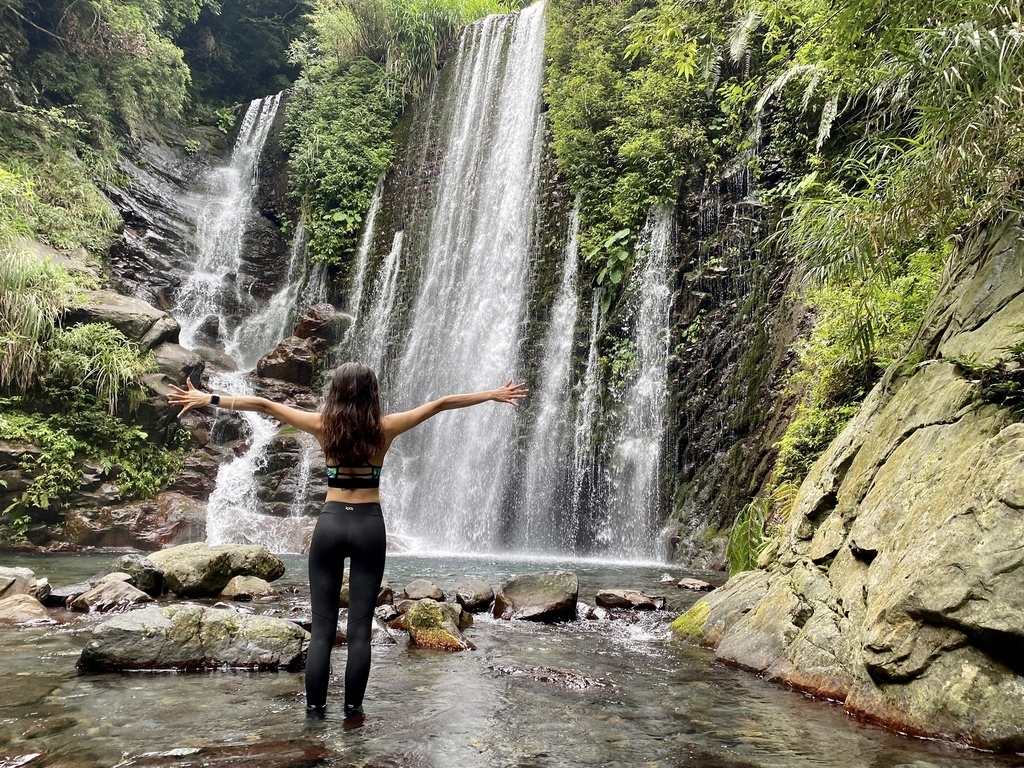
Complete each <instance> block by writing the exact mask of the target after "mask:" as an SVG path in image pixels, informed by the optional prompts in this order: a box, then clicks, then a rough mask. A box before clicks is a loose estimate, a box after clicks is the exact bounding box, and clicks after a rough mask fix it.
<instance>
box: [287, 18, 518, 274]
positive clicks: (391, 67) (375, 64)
mask: <svg viewBox="0 0 1024 768" xmlns="http://www.w3.org/2000/svg"><path fill="white" fill-rule="evenodd" d="M499 9H500V6H499V4H498V3H496V2H491V0H320V2H318V3H317V5H316V7H315V9H314V11H313V12H312V13H311V14H309V16H308V18H307V21H308V24H309V32H308V33H307V34H306V35H305V36H304V37H303V38H301V39H299V40H297V41H295V42H294V43H293V44H292V47H291V55H292V58H293V61H294V62H295V63H296V64H298V65H301V67H302V76H301V77H300V79H299V82H298V83H297V85H296V88H295V95H294V98H293V99H292V100H291V102H290V103H289V107H288V126H287V129H286V132H285V137H284V141H285V145H286V147H287V149H288V150H289V152H290V161H289V162H290V171H291V173H290V179H289V183H290V187H291V193H292V196H293V197H294V198H295V199H296V200H298V202H299V205H300V207H301V209H302V212H303V214H304V216H305V220H306V226H307V230H306V231H307V232H308V234H309V254H310V257H311V258H312V259H314V260H317V261H327V262H335V263H337V262H338V261H340V260H341V259H343V258H344V257H345V256H346V255H347V254H349V253H350V252H351V251H352V250H354V249H355V247H356V245H357V241H358V237H359V230H360V224H361V222H362V218H363V215H364V213H365V212H366V210H367V209H368V208H369V205H370V199H371V197H372V194H373V188H374V185H375V184H376V182H377V179H378V177H379V176H380V175H381V174H382V173H383V172H384V171H385V170H386V169H387V168H388V167H390V165H391V164H392V162H393V161H394V151H395V150H394V145H393V142H392V131H393V130H394V127H395V124H396V122H397V120H398V117H399V115H400V114H401V111H402V109H403V107H404V105H405V102H406V99H407V98H408V97H411V96H415V95H417V94H418V93H420V92H421V91H422V89H423V88H424V87H425V86H426V85H427V84H428V83H429V82H430V80H431V79H432V78H433V76H434V74H435V73H436V72H437V68H438V65H439V61H440V55H441V52H442V51H443V50H444V48H445V47H446V46H447V45H448V44H449V42H450V41H451V40H452V39H453V37H454V35H455V33H456V32H457V31H458V29H459V27H460V25H462V24H464V23H466V22H468V21H471V20H473V19H474V18H477V17H478V16H480V15H483V14H485V13H490V12H493V11H496V10H499Z"/></svg>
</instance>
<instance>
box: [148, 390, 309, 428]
mask: <svg viewBox="0 0 1024 768" xmlns="http://www.w3.org/2000/svg"><path fill="white" fill-rule="evenodd" d="M187 385H188V389H182V388H181V387H176V386H175V385H174V384H171V389H172V390H174V391H173V392H171V394H170V395H168V396H167V402H168V403H170V404H171V405H180V406H182V409H181V413H185V412H186V411H190V410H191V409H193V408H205V407H206V406H208V405H211V401H212V400H213V398H214V397H215V395H212V394H210V393H209V392H203V391H202V390H199V389H196V388H195V387H194V386H192V380H191V379H189V380H188V382H187ZM219 397H220V402H219V403H218V404H217V405H218V407H219V408H225V409H227V410H231V411H256V412H257V413H265V414H266V415H267V416H273V417H274V418H275V419H277V420H278V421H283V422H284V423H285V424H288V425H290V426H293V427H295V428H296V429H301V430H302V431H303V432H309V433H310V434H313V435H315V434H318V433H319V432H320V425H321V420H320V414H319V413H312V412H310V411H300V410H299V409H298V408H291V407H289V406H287V405H281V404H280V403H275V402H274V401H273V400H268V399H267V398H265V397H251V396H249V395H219ZM181 413H179V414H178V415H179V416H180V415H181Z"/></svg>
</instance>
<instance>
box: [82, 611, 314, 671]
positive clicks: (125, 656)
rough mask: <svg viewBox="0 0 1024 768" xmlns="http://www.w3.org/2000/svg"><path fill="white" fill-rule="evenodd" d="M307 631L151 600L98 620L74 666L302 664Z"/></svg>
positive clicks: (276, 621)
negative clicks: (153, 602)
mask: <svg viewBox="0 0 1024 768" xmlns="http://www.w3.org/2000/svg"><path fill="white" fill-rule="evenodd" d="M308 643H309V634H308V633H307V632H306V631H305V630H303V629H302V628H301V627H299V626H297V625H296V624H294V623H293V622H290V621H287V620H285V619H276V618H271V617H268V616H254V615H246V614H243V613H238V612H236V611H231V610H225V609H221V608H205V607H203V606H199V605H187V604H185V605H170V606H166V607H163V608H161V607H157V606H150V607H147V608H142V609H140V610H136V611H130V612H128V613H124V614H120V615H118V616H116V617H114V618H112V619H109V620H108V621H105V622H104V623H102V624H100V625H99V626H98V627H97V628H96V630H95V631H94V632H93V636H92V639H91V640H89V642H88V643H87V644H86V646H85V648H84V649H83V650H82V655H81V658H80V659H79V661H78V667H79V669H82V670H88V671H93V672H104V671H114V670H130V669H153V670H158V669H175V670H182V671H189V670H201V669H215V668H219V667H240V668H247V669H289V670H297V669H301V668H302V666H303V665H304V664H305V660H306V647H307V645H308Z"/></svg>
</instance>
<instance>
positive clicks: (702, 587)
mask: <svg viewBox="0 0 1024 768" xmlns="http://www.w3.org/2000/svg"><path fill="white" fill-rule="evenodd" d="M676 586H678V587H682V588H683V589H692V590H695V591H697V592H710V591H711V590H712V589H714V588H715V585H714V584H712V583H711V582H710V581H703V580H702V579H691V578H683V579H680V580H679V581H678V582H677V584H676Z"/></svg>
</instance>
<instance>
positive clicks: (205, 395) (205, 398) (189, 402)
mask: <svg viewBox="0 0 1024 768" xmlns="http://www.w3.org/2000/svg"><path fill="white" fill-rule="evenodd" d="M186 385H187V386H188V389H182V388H181V387H177V386H175V385H174V384H171V385H170V386H171V389H172V390H174V391H173V392H171V394H169V395H168V396H167V402H168V403H170V404H171V405H180V406H182V409H181V413H179V414H178V415H179V416H181V414H182V413H186V412H187V411H189V410H191V409H192V408H203V407H205V406H207V405H209V404H210V397H211V396H210V393H209V392H203V391H202V390H199V389H196V388H195V387H194V386H192V379H186Z"/></svg>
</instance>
